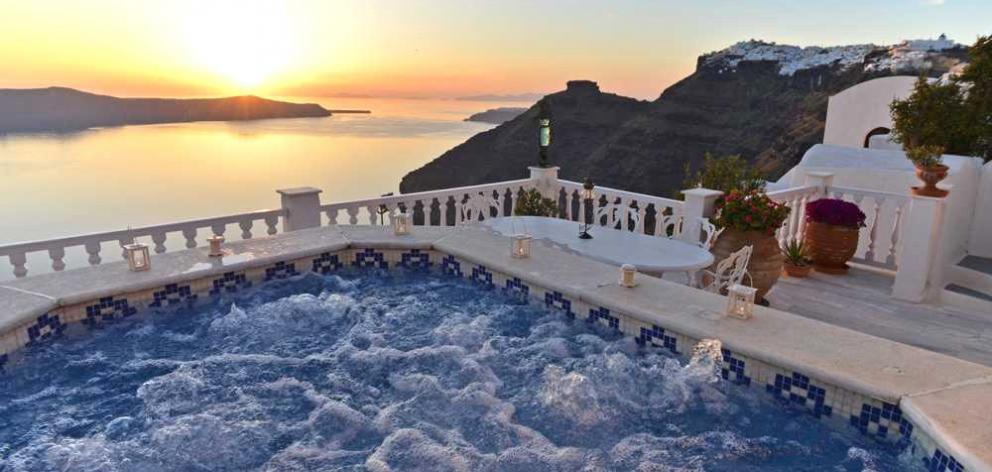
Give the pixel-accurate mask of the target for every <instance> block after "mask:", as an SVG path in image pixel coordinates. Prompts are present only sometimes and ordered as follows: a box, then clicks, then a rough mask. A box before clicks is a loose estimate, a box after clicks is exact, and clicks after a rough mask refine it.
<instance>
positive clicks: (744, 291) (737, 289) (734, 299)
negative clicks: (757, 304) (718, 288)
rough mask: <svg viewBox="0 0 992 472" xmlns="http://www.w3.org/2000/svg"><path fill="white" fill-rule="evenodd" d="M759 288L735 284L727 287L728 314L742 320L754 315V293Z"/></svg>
mask: <svg viewBox="0 0 992 472" xmlns="http://www.w3.org/2000/svg"><path fill="white" fill-rule="evenodd" d="M757 292H758V289H756V288H754V287H748V286H746V285H740V284H734V285H731V286H730V287H729V288H728V289H727V315H728V316H732V317H734V318H739V319H742V320H748V319H751V317H752V316H753V315H754V294H755V293H757Z"/></svg>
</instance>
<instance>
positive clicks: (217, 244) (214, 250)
mask: <svg viewBox="0 0 992 472" xmlns="http://www.w3.org/2000/svg"><path fill="white" fill-rule="evenodd" d="M207 242H209V243H210V257H221V256H223V255H224V249H222V248H221V246H222V245H223V244H224V236H221V235H219V234H215V235H213V236H211V237H209V238H207Z"/></svg>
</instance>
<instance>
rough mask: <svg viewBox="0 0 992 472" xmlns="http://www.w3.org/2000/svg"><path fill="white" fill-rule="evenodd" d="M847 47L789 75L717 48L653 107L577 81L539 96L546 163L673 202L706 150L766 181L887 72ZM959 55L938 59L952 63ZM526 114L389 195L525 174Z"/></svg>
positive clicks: (873, 57)
mask: <svg viewBox="0 0 992 472" xmlns="http://www.w3.org/2000/svg"><path fill="white" fill-rule="evenodd" d="M741 45H743V47H744V49H745V51H746V50H747V49H748V48H752V47H777V46H770V45H769V44H768V43H760V42H754V43H741ZM737 46H740V45H737ZM784 48H785V49H787V50H788V48H790V47H784ZM858 48H860V49H858ZM851 49H852V50H854V51H855V53H861V54H862V55H861V56H855V59H853V63H852V59H849V58H846V59H845V60H847V61H848V62H847V63H844V62H843V61H838V62H835V63H828V64H825V65H812V66H804V67H801V68H799V69H798V70H796V71H794V72H792V73H791V75H790V74H783V73H781V72H780V66H781V64H780V63H779V62H777V61H774V60H741V61H736V59H737V58H738V57H736V56H732V55H730V54H729V53H727V52H726V51H722V52H721V53H723V54H722V55H720V56H719V57H718V60H711V58H712V57H714V55H716V54H717V53H714V55H706V56H702V57H700V60H699V63H698V66H697V70H696V72H694V73H693V74H692V75H690V76H688V77H686V78H685V79H683V80H681V81H680V82H678V83H676V84H675V85H672V86H671V87H669V88H668V89H666V90H665V91H664V92H663V93H662V94H661V96H660V97H659V98H658V99H657V100H655V101H653V102H640V101H636V100H633V99H629V98H625V97H621V96H617V95H613V94H605V93H601V92H599V91H598V89H596V88H595V87H589V85H588V84H589V83H588V82H586V83H582V82H579V83H570V87H569V89H567V90H565V91H563V92H558V93H555V94H552V95H549V96H548V103H549V105H550V109H551V113H552V144H551V153H550V154H551V161H552V163H553V164H554V165H558V166H561V168H562V169H561V172H560V175H561V176H562V177H563V178H567V179H570V180H581V179H582V178H584V177H585V176H591V177H592V179H593V180H594V181H595V182H596V183H597V184H599V185H604V186H609V187H615V188H622V189H625V190H631V191H635V192H641V193H647V194H653V195H661V196H672V195H674V194H676V193H677V192H678V190H680V189H681V187H682V183H683V180H684V177H685V176H684V173H685V172H684V169H685V165H686V164H688V165H689V166H690V167H691V168H692V169H696V168H698V167H699V165H700V164H701V163H702V161H703V157H704V155H705V153H707V152H711V153H714V154H717V155H726V154H740V155H742V156H743V157H744V158H746V159H748V160H749V161H751V162H755V163H757V164H758V165H759V166H760V167H761V168H762V170H763V171H764V172H765V174H766V177H767V178H777V177H778V176H780V175H781V174H782V173H784V172H785V171H787V170H788V169H789V168H790V167H792V166H793V165H795V164H796V163H797V162H798V161H799V159H800V158H801V157H802V155H803V153H804V152H805V151H806V150H807V149H808V148H809V147H810V146H812V145H813V144H816V143H819V142H821V141H822V139H823V128H824V123H825V120H826V111H827V99H828V98H829V97H830V96H831V95H833V94H836V93H838V92H840V91H841V90H844V89H846V88H848V87H850V86H852V85H855V84H857V83H859V82H861V81H864V80H867V79H870V78H875V77H879V76H883V75H889V74H891V73H892V71H891V70H885V71H879V70H877V68H876V69H874V70H872V71H871V72H866V69H869V68H866V67H864V65H865V64H867V63H868V61H877V60H879V59H884V58H885V57H887V56H886V54H887V53H886V52H885V51H886V49H884V48H883V49H881V50H880V51H875V50H873V49H872V47H871V46H856V47H851ZM731 50H732V48H731V49H728V50H727V51H731ZM845 51H846V50H845ZM789 52H790V53H794V52H795V51H792V50H789ZM828 52H829V51H828ZM959 53H960V51H952V52H945V53H943V54H941V55H940V57H943V58H947V57H948V56H952V59H953V56H955V55H959ZM813 57H814V59H815V56H813ZM931 59H933V58H931ZM860 61H864V62H860ZM931 62H933V63H932V64H927V66H928V67H930V68H931V70H930V72H931V74H932V75H939V74H940V73H942V72H944V71H946V69H947V66H948V65H949V64H953V63H955V62H956V59H955V60H951V61H950V62H949V63H948V64H944V63H943V62H940V61H931ZM728 64H732V65H728ZM898 72H899V73H902V74H907V73H908V74H915V73H918V72H917V71H913V70H908V71H907V70H899V71H898ZM535 116H536V108H534V107H532V108H531V109H530V110H528V111H527V112H526V113H525V114H523V115H522V116H520V117H518V118H517V119H515V120H513V121H510V122H508V123H505V124H503V125H501V126H499V127H497V128H495V129H493V130H490V131H487V132H484V133H481V134H479V135H477V136H474V137H472V138H471V139H469V140H468V141H467V142H465V143H464V144H462V145H459V146H457V147H455V148H454V149H451V150H450V151H448V152H446V153H444V154H443V155H442V156H441V157H439V158H438V159H436V160H434V161H433V162H431V163H429V164H427V165H426V166H424V167H422V168H420V169H417V170H415V171H413V172H411V173H409V174H407V176H406V177H404V178H403V181H402V183H401V184H400V190H401V191H402V192H413V191H422V190H431V189H438V188H444V187H456V186H460V185H471V184H480V183H486V182H495V181H499V180H507V179H514V178H523V177H526V175H527V169H526V168H527V166H528V165H533V164H534V163H536V162H537V151H538V150H537V125H536V123H535Z"/></svg>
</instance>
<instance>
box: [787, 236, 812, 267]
mask: <svg viewBox="0 0 992 472" xmlns="http://www.w3.org/2000/svg"><path fill="white" fill-rule="evenodd" d="M782 254H784V255H785V262H786V263H787V264H791V265H794V266H796V267H806V266H808V265H809V264H810V262H811V261H810V258H809V256H808V255H807V253H806V245H805V244H803V242H802V241H789V242H788V243H786V244H783V245H782Z"/></svg>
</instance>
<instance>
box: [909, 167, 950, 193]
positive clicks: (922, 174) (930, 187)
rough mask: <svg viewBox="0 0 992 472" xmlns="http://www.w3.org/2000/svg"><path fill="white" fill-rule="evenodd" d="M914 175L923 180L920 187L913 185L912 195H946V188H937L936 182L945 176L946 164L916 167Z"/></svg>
mask: <svg viewBox="0 0 992 472" xmlns="http://www.w3.org/2000/svg"><path fill="white" fill-rule="evenodd" d="M916 177H917V178H919V179H920V180H922V181H923V186H922V187H913V195H919V196H921V197H939V198H942V197H946V196H947V190H944V189H939V188H937V182H940V181H941V180H944V179H945V178H947V166H945V165H943V164H937V165H935V166H933V167H917V168H916Z"/></svg>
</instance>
